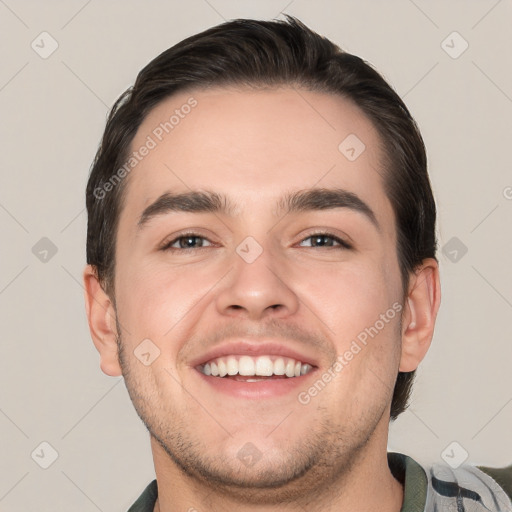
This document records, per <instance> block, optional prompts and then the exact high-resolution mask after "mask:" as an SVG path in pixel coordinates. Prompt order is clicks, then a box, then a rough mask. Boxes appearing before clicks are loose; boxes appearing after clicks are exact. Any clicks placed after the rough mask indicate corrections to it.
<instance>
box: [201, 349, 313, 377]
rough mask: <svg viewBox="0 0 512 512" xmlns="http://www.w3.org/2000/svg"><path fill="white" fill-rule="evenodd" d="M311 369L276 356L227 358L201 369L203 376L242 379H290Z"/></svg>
mask: <svg viewBox="0 0 512 512" xmlns="http://www.w3.org/2000/svg"><path fill="white" fill-rule="evenodd" d="M312 369H313V367H312V366H311V365H310V364H307V363H302V362H301V361H297V360H296V359H291V358H288V357H286V358H283V357H276V356H259V357H251V356H248V355H244V356H236V355H232V356H227V357H219V358H217V359H214V360H212V361H209V362H208V363H206V364H205V365H204V366H203V367H202V372H203V373H204V374H205V375H212V376H213V377H225V376H226V375H229V376H235V375H241V376H244V377H252V376H259V377H271V376H272V375H279V376H284V375H286V377H288V378H291V377H300V376H301V375H306V374H307V373H309V372H310V371H311V370H312ZM260 380H261V379H246V380H245V382H257V381H260Z"/></svg>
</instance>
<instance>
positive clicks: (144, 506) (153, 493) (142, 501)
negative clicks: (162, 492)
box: [128, 480, 158, 512]
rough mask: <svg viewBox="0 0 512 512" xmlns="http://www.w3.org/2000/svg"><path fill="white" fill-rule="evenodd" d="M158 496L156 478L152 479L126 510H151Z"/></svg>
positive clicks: (145, 511)
mask: <svg viewBox="0 0 512 512" xmlns="http://www.w3.org/2000/svg"><path fill="white" fill-rule="evenodd" d="M157 497H158V487H157V484H156V480H153V481H152V482H151V483H150V484H149V485H148V486H147V487H146V488H145V489H144V491H143V492H142V494H141V495H140V496H139V497H138V499H137V501H136V502H135V503H134V504H133V505H132V506H131V507H130V508H129V509H128V512H153V509H154V507H155V502H156V499H157Z"/></svg>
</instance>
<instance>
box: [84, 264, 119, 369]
mask: <svg viewBox="0 0 512 512" xmlns="http://www.w3.org/2000/svg"><path fill="white" fill-rule="evenodd" d="M83 279H84V289H85V311H86V314H87V321H88V322H89V330H90V332H91V337H92V341H93V342H94V346H95V347H96V349H97V350H98V352H99V353H100V367H101V370H102V371H103V373H105V374H106V375H110V376H112V377H117V376H119V375H121V374H122V372H121V367H120V365H119V360H118V354H117V352H118V350H117V341H116V339H117V328H116V312H115V308H114V305H113V304H112V301H111V300H110V298H109V296H108V295H107V294H106V293H105V291H104V290H103V288H102V287H101V284H100V282H99V280H98V276H97V273H96V269H95V267H93V266H92V265H87V266H86V267H85V269H84V274H83Z"/></svg>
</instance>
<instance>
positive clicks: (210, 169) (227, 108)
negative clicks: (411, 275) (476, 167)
mask: <svg viewBox="0 0 512 512" xmlns="http://www.w3.org/2000/svg"><path fill="white" fill-rule="evenodd" d="M380 144H381V141H380V137H379V135H378V133H377V131H376V130H375V128H374V126H373V125H372V123H371V122H370V121H369V120H368V119H367V117H366V116H365V115H364V114H363V113H362V111H361V110H360V109H359V108H358V107H357V106H355V105H354V104H353V103H352V102H350V101H348V100H346V99H344V98H342V97H340V96H335V95H332V94H326V93H319V92H311V91H305V90H300V89H294V88H291V87H288V88H280V89H269V90H253V89H234V88H216V89H210V90H192V91H190V92H181V93H179V94H176V95H174V96H172V97H170V98H168V99H166V100H164V101H163V102H161V103H160V104H158V105H157V106H156V107H155V108H154V109H153V110H152V111H151V112H150V113H149V114H148V116H147V117H146V119H145V120H144V122H143V123H142V124H141V126H140V127H139V129H138V131H137V134H136V136H135V138H134V140H133V141H132V144H131V148H130V150H131V154H132V153H133V152H139V153H142V152H144V153H145V156H143V157H142V158H140V160H139V161H138V162H137V164H136V167H134V169H133V171H131V172H130V174H129V176H128V183H127V190H126V194H125V200H124V208H123V210H126V212H124V213H123V214H122V215H125V216H126V215H129V216H133V218H132V219H131V220H132V223H133V222H134V221H135V217H136V215H137V214H139V215H140V213H141V212H142V211H143V209H144V208H145V207H146V206H147V205H148V204H149V203H151V202H152V201H154V200H155V199H156V198H157V197H158V196H160V195H161V194H162V193H164V192H187V191H190V190H201V189H208V190H214V191H218V192H219V193H221V194H223V195H226V196H228V197H229V198H232V199H233V201H232V202H234V203H236V204H238V205H239V206H240V209H239V212H238V213H243V212H244V209H246V208H251V207H252V208H253V209H254V208H258V207H259V206H261V205H263V204H265V205H266V207H268V205H269V204H270V203H271V202H275V201H278V200H279V197H280V196H281V195H282V193H284V192H288V191H290V190H293V189H306V188H311V187H323V188H331V187H332V188H344V189H346V190H349V191H351V192H354V193H356V194H358V195H359V196H360V197H362V198H363V199H365V201H367V202H368V203H371V205H372V208H373V209H374V211H376V212H380V213H379V216H381V217H382V218H383V224H384V225H386V224H390V221H391V219H392V217H393V214H392V209H391V206H390V203H389V201H388V199H387V197H386V196H385V193H384V189H383V179H382V176H383V167H382V161H383V159H382V154H381V146H380ZM144 147H148V148H150V149H149V150H144V151H141V149H142V148H144ZM386 217H388V218H386ZM390 229H391V228H390Z"/></svg>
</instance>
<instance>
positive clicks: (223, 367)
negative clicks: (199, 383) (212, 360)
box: [218, 359, 228, 377]
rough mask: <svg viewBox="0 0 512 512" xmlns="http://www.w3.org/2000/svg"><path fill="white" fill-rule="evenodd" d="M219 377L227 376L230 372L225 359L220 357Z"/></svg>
mask: <svg viewBox="0 0 512 512" xmlns="http://www.w3.org/2000/svg"><path fill="white" fill-rule="evenodd" d="M218 364H219V377H225V376H226V375H227V374H228V369H227V368H226V363H225V362H224V359H219V363H218Z"/></svg>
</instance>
